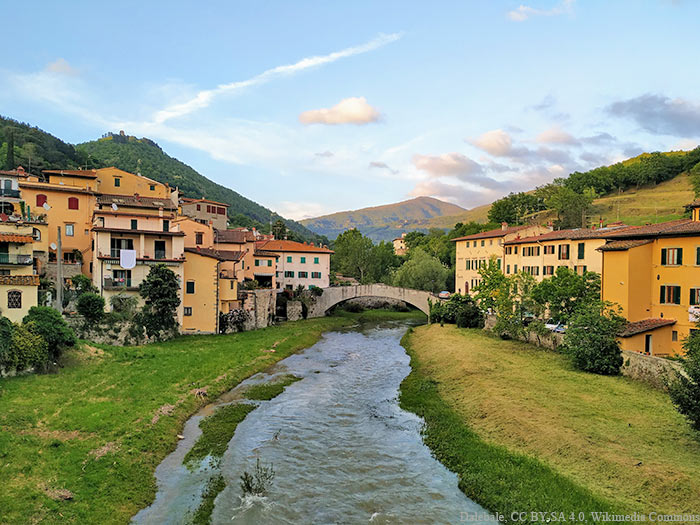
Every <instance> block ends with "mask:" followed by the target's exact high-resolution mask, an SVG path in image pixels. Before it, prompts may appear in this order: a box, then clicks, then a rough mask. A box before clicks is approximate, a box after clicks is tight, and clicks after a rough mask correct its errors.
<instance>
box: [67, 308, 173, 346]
mask: <svg viewBox="0 0 700 525" xmlns="http://www.w3.org/2000/svg"><path fill="white" fill-rule="evenodd" d="M63 318H64V319H65V320H66V323H68V326H70V327H71V328H72V329H73V331H74V332H75V335H76V336H77V337H78V339H84V340H86V341H90V342H92V343H100V344H105V345H112V346H131V345H145V344H147V343H152V342H154V341H155V339H153V338H150V337H148V336H147V335H146V330H145V329H142V330H141V331H140V332H137V331H136V330H135V329H134V328H132V326H131V323H130V322H129V321H118V322H114V321H113V320H110V321H109V322H106V321H103V322H102V323H99V324H97V325H95V324H92V325H86V324H85V319H84V318H83V316H82V315H79V314H71V315H64V316H63ZM174 335H176V334H170V335H169V336H165V334H164V337H163V338H162V339H169V338H171V337H173V336H174Z"/></svg>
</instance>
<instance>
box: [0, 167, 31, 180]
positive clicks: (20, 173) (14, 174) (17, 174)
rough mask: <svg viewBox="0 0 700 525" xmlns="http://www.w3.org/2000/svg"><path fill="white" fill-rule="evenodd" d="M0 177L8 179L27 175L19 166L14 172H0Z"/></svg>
mask: <svg viewBox="0 0 700 525" xmlns="http://www.w3.org/2000/svg"><path fill="white" fill-rule="evenodd" d="M0 175H9V176H10V177H27V176H28V175H29V174H28V173H27V172H26V171H24V168H23V167H22V166H20V167H19V168H17V169H16V170H0Z"/></svg>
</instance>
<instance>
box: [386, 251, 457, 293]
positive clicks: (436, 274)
mask: <svg viewBox="0 0 700 525" xmlns="http://www.w3.org/2000/svg"><path fill="white" fill-rule="evenodd" d="M449 273H451V272H450V269H449V268H447V267H445V265H443V264H442V263H441V262H440V261H439V260H438V259H436V258H435V257H431V256H430V255H428V254H427V253H425V251H423V249H421V248H416V249H414V250H413V251H412V252H411V255H410V257H409V259H408V261H406V262H405V263H404V264H403V266H401V268H399V269H398V270H396V272H395V274H394V279H393V284H394V286H399V287H402V288H412V289H414V290H425V291H428V292H433V293H437V292H440V291H442V290H444V289H445V285H446V283H447V278H448V274H449Z"/></svg>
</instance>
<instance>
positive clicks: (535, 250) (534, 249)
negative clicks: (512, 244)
mask: <svg viewBox="0 0 700 525" xmlns="http://www.w3.org/2000/svg"><path fill="white" fill-rule="evenodd" d="M539 254H540V247H539V246H525V247H524V248H523V257H534V256H536V255H539Z"/></svg>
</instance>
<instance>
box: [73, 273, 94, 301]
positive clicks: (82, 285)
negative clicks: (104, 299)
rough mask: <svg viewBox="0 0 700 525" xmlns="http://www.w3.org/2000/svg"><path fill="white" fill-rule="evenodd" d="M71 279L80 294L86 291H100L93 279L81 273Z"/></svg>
mask: <svg viewBox="0 0 700 525" xmlns="http://www.w3.org/2000/svg"><path fill="white" fill-rule="evenodd" d="M70 280H71V283H72V284H73V288H74V289H75V292H76V294H77V295H78V296H81V295H82V294H84V293H88V292H93V293H96V292H97V291H98V290H97V287H96V286H95V285H93V284H92V280H91V279H90V278H89V277H87V276H85V275H83V274H81V273H80V274H78V275H75V276H73V277H71V278H70Z"/></svg>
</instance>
